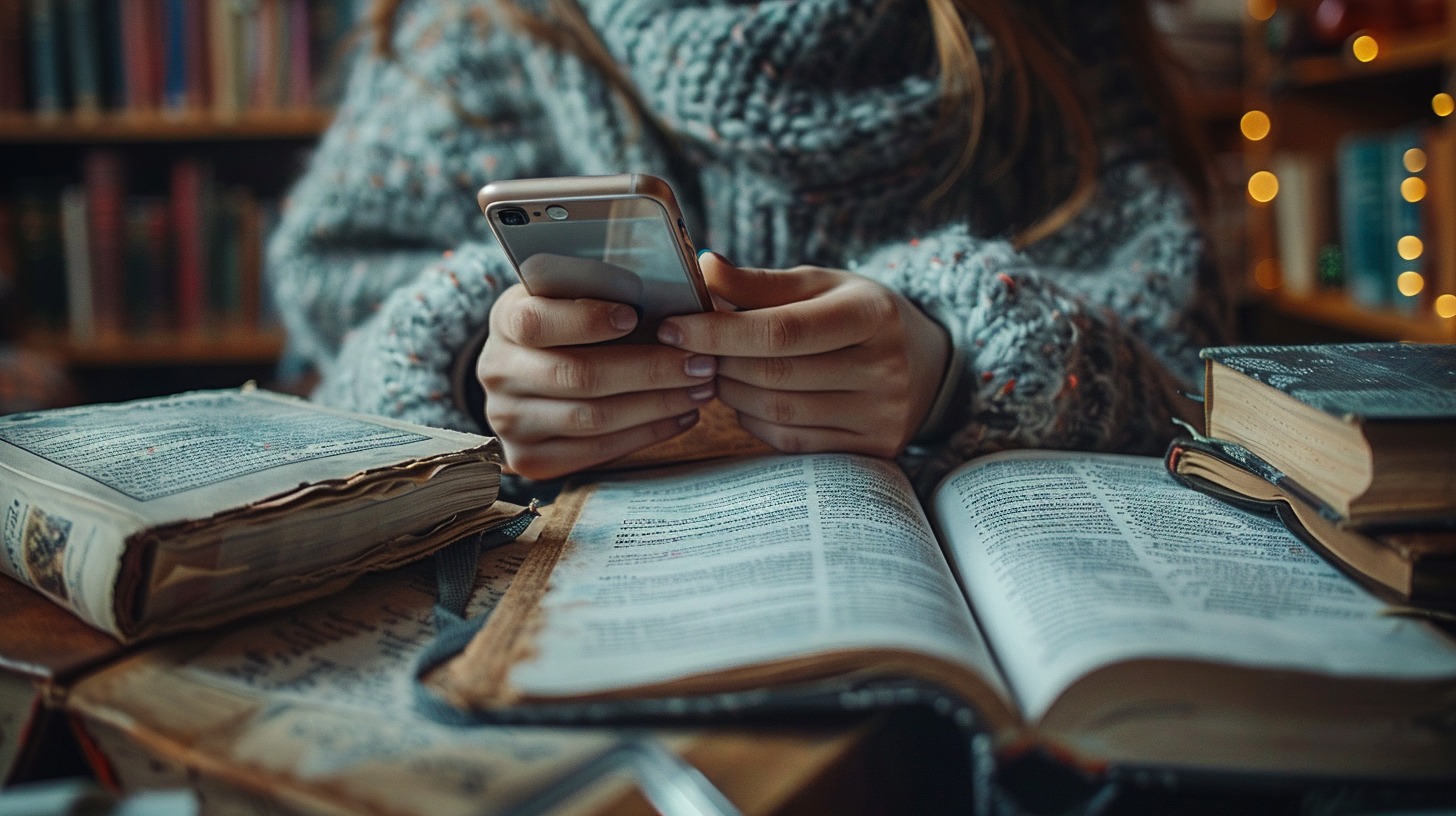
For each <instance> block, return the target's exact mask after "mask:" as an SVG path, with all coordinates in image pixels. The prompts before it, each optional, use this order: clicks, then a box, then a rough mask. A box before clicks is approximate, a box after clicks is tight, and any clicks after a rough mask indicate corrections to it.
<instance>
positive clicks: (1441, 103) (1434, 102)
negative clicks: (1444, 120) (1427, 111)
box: [1431, 93, 1456, 116]
mask: <svg viewBox="0 0 1456 816" xmlns="http://www.w3.org/2000/svg"><path fill="white" fill-rule="evenodd" d="M1431 110H1433V111H1435V112H1436V115H1437V116H1450V115H1451V114H1452V113H1453V112H1456V98H1452V96H1451V94H1448V93H1438V94H1436V95H1435V96H1433V97H1431Z"/></svg>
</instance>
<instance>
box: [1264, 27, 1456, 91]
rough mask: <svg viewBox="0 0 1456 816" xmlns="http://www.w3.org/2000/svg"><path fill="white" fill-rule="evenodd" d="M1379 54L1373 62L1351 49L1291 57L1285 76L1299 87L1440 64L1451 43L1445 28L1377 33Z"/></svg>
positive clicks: (1449, 49) (1446, 55)
mask: <svg viewBox="0 0 1456 816" xmlns="http://www.w3.org/2000/svg"><path fill="white" fill-rule="evenodd" d="M1376 41H1377V42H1378V43H1379V45H1380V54H1379V56H1377V57H1376V58H1375V59H1374V60H1372V61H1370V62H1360V61H1358V60H1356V59H1355V58H1354V57H1352V56H1350V55H1349V54H1348V53H1343V52H1342V53H1340V54H1331V55H1328V56H1319V57H1303V58H1300V59H1296V60H1292V61H1290V63H1289V64H1288V66H1286V69H1285V72H1284V77H1285V79H1286V80H1287V81H1288V82H1289V83H1291V84H1293V85H1295V86H1299V87H1312V86H1318V85H1332V84H1335V83H1339V82H1345V81H1348V80H1352V79H1358V78H1361V77H1368V76H1378V75H1381V74H1393V73H1398V72H1400V71H1410V70H1416V69H1420V68H1433V67H1436V66H1439V65H1441V64H1442V63H1443V62H1444V61H1445V60H1446V59H1447V57H1448V56H1449V55H1450V51H1451V47H1450V44H1449V42H1448V41H1447V37H1446V33H1445V32H1444V31H1424V32H1416V33H1409V34H1400V35H1396V34H1392V35H1386V36H1383V37H1382V36H1377V38H1376Z"/></svg>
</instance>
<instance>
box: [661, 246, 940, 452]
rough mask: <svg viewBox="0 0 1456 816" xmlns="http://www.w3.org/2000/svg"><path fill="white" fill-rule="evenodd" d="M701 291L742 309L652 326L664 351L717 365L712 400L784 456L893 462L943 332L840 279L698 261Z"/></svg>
mask: <svg viewBox="0 0 1456 816" xmlns="http://www.w3.org/2000/svg"><path fill="white" fill-rule="evenodd" d="M699 263H700V265H701V266H702V267H703V274H704V275H705V276H706V278H707V280H708V288H709V289H711V290H712V291H713V293H714V295H715V296H717V297H719V298H721V299H722V300H725V301H727V302H729V303H731V304H732V305H734V306H737V307H738V308H739V309H742V310H744V311H738V312H730V311H719V312H713V313H708V314H698V315H683V316H679V317H671V318H668V319H667V320H664V321H663V323H662V326H661V328H660V329H659V331H658V335H657V336H658V339H659V340H661V341H662V342H663V343H664V344H666V345H668V346H673V347H676V348H680V349H684V350H687V351H693V352H697V353H699V354H709V355H714V356H717V357H718V398H719V399H721V400H722V401H723V402H724V403H726V404H727V405H729V406H731V407H732V408H734V409H736V410H737V411H738V421H739V424H741V425H742V426H743V428H744V429H745V430H747V431H748V432H749V433H752V434H753V435H754V436H757V437H758V438H759V439H762V440H763V441H765V442H767V443H768V444H770V445H772V446H773V447H775V448H777V449H779V450H781V451H788V452H795V453H798V452H808V451H849V452H855V453H867V454H872V455H875V456H884V457H891V456H895V455H898V454H899V453H900V452H901V451H902V450H904V448H905V445H906V444H907V443H909V441H910V440H911V438H912V437H913V436H914V434H915V432H916V430H917V429H919V427H920V424H921V422H923V421H924V419H925V416H926V414H927V412H928V411H929V410H930V405H931V402H932V401H933V400H934V398H935V392H936V391H937V390H938V389H939V387H940V381H941V377H942V376H943V375H944V372H945V365H946V360H947V358H948V355H949V352H950V338H949V336H948V335H947V334H946V332H945V330H944V329H943V328H941V327H940V325H939V324H937V323H936V322H935V321H933V320H931V319H930V318H929V317H927V316H926V315H925V314H924V313H922V312H921V311H920V310H919V309H917V308H916V307H915V306H914V304H912V303H910V302H909V301H908V300H906V299H905V298H904V297H903V296H901V295H899V294H898V293H896V292H893V291H891V290H889V289H887V288H885V287H884V286H881V285H880V284H878V283H875V282H874V281H871V280H869V279H868V278H863V277H860V276H858V275H855V274H852V273H850V272H845V271H842V270H835V269H823V268H820V267H812V266H800V267H796V268H794V269H788V270H765V269H740V268H738V267H735V266H733V265H732V264H730V263H728V262H727V261H726V260H724V259H723V258H722V256H720V255H717V254H716V253H705V254H704V255H703V256H702V257H701V258H700V259H699Z"/></svg>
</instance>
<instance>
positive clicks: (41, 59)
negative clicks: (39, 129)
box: [26, 0, 65, 119]
mask: <svg viewBox="0 0 1456 816" xmlns="http://www.w3.org/2000/svg"><path fill="white" fill-rule="evenodd" d="M28 10H29V12H30V17H29V19H28V20H27V26H26V31H27V33H28V36H29V40H30V81H31V88H30V94H31V106H32V108H33V109H34V111H35V115H36V116H37V117H39V118H41V119H54V118H57V117H59V116H60V115H61V111H62V110H64V109H65V99H64V92H63V90H62V84H61V76H62V69H61V41H60V40H61V26H60V20H58V19H57V13H56V0H30V4H29V6H28Z"/></svg>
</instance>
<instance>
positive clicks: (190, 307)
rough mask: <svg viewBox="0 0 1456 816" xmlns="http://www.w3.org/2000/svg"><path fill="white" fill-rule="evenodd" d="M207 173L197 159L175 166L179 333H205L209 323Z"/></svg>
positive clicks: (173, 186)
mask: <svg viewBox="0 0 1456 816" xmlns="http://www.w3.org/2000/svg"><path fill="white" fill-rule="evenodd" d="M208 175H209V174H208V171H207V169H206V167H205V166H204V165H203V164H202V162H200V161H198V160H196V159H180V160H178V161H177V162H176V163H174V164H173V165H172V179H171V206H172V229H173V235H174V236H175V237H176V251H175V255H174V263H175V270H176V278H175V289H174V293H175V294H174V301H175V309H174V312H175V318H176V326H177V330H178V331H179V332H183V333H195V332H199V331H201V330H202V328H203V326H204V325H205V324H206V320H207V288H206V280H205V276H206V274H207V247H208V237H207V226H208V225H207V217H206V211H205V208H206V204H205V201H206V199H207V198H208V197H209V194H208V192H207V189H206V188H207V187H208V186H209V181H208Z"/></svg>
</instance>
